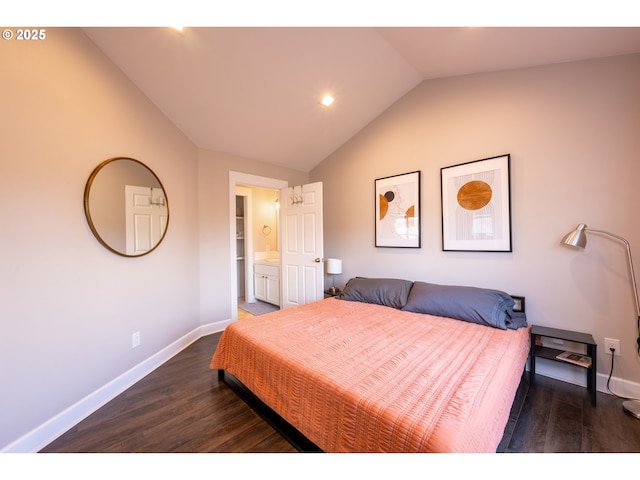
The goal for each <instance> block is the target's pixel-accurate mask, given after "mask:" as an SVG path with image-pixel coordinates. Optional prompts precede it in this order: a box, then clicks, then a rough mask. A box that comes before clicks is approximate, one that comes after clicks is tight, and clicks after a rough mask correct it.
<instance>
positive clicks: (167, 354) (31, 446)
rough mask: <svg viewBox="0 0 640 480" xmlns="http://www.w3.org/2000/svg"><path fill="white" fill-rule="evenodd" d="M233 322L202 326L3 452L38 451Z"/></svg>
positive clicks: (2, 450) (223, 321)
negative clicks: (196, 342) (167, 362)
mask: <svg viewBox="0 0 640 480" xmlns="http://www.w3.org/2000/svg"><path fill="white" fill-rule="evenodd" d="M231 322H232V320H222V321H220V322H214V323H210V324H208V325H202V326H200V327H198V328H196V329H194V330H192V331H191V332H189V333H187V334H186V335H184V336H183V337H181V338H179V339H178V340H176V341H175V342H173V343H171V344H170V345H168V346H166V347H165V348H163V349H162V350H160V351H159V352H157V353H155V354H154V355H152V356H151V357H149V358H147V359H146V360H144V361H143V362H141V363H139V364H138V365H136V366H135V367H133V368H131V369H130V370H128V371H127V372H125V373H123V374H122V375H120V376H119V377H117V378H115V379H113V380H112V381H110V382H109V383H107V384H106V385H104V386H102V387H100V388H99V389H98V390H96V391H94V392H93V393H91V394H89V395H87V396H86V397H84V398H83V399H81V400H79V401H78V402H76V403H75V404H73V405H71V406H70V407H69V408H67V409H65V410H64V411H62V412H60V413H59V414H57V415H56V416H55V417H53V418H51V419H49V420H47V421H46V422H44V423H43V424H42V425H40V426H38V427H36V428H34V429H33V430H32V431H30V432H29V433H27V434H25V435H23V436H22V437H20V438H18V439H17V440H15V441H13V442H12V443H10V444H9V445H6V446H5V447H3V448H2V449H0V453H35V452H38V451H39V450H41V449H42V448H43V447H45V446H47V445H48V444H49V443H51V442H52V441H53V440H55V439H56V438H58V437H59V436H60V435H62V434H63V433H64V432H66V431H67V430H69V429H70V428H71V427H73V426H74V425H76V424H77V423H79V422H80V421H82V420H84V419H85V418H87V417H88V416H89V415H91V414H92V413H93V412H95V411H96V410H98V409H99V408H100V407H102V406H103V405H105V404H106V403H108V402H109V401H111V400H113V399H114V398H115V397H117V396H118V395H120V394H121V393H122V392H124V391H125V390H126V389H127V388H129V387H131V386H132V385H133V384H135V383H136V382H138V381H139V380H140V379H142V378H143V377H145V376H146V375H148V374H149V373H151V372H152V371H153V370H155V369H156V368H158V367H159V366H160V365H162V364H163V363H165V362H166V361H167V360H169V359H170V358H171V357H173V356H175V355H176V354H178V353H179V352H181V351H182V350H184V349H185V348H187V347H188V346H189V345H191V344H192V343H193V342H195V341H196V340H198V339H199V338H200V337H203V336H205V335H209V334H212V333H215V332H220V331H222V330H224V328H225V327H226V326H227V325H229V324H230V323H231Z"/></svg>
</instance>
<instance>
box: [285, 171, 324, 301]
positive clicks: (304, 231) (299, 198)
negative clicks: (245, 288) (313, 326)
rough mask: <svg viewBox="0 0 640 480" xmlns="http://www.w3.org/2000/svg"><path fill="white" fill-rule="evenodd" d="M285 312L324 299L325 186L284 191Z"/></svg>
mask: <svg viewBox="0 0 640 480" xmlns="http://www.w3.org/2000/svg"><path fill="white" fill-rule="evenodd" d="M280 204H281V207H280V224H281V228H282V245H281V252H280V263H281V277H282V279H281V282H282V289H281V293H282V298H281V302H280V307H281V308H290V307H296V306H298V305H304V304H306V303H310V302H315V301H316V300H320V299H322V298H324V280H323V278H324V258H323V256H324V242H323V228H322V182H316V183H310V184H307V185H301V186H297V187H289V188H284V189H282V190H280Z"/></svg>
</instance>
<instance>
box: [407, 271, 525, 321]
mask: <svg viewBox="0 0 640 480" xmlns="http://www.w3.org/2000/svg"><path fill="white" fill-rule="evenodd" d="M514 305H515V302H514V300H513V298H511V296H510V295H509V294H507V293H505V292H501V291H499V290H488V289H485V288H477V287H462V286H452V285H435V284H432V283H425V282H414V284H413V287H412V288H411V291H410V292H409V298H408V299H407V303H406V305H405V306H404V307H402V310H406V311H408V312H416V313H427V314H430V315H437V316H440V317H449V318H455V319H458V320H464V321H466V322H471V323H477V324H480V325H487V326H489V327H495V328H500V329H502V330H506V329H507V328H511V329H517V328H520V327H523V326H526V317H525V316H524V313H514V311H513V307H514Z"/></svg>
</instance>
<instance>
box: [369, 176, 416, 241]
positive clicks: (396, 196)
mask: <svg viewBox="0 0 640 480" xmlns="http://www.w3.org/2000/svg"><path fill="white" fill-rule="evenodd" d="M375 215H376V218H375V225H376V232H375V237H376V247H403V248H420V172H419V171H418V172H411V173H404V174H402V175H394V176H392V177H385V178H378V179H376V180H375Z"/></svg>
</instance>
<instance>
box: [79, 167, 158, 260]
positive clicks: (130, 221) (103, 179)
mask: <svg viewBox="0 0 640 480" xmlns="http://www.w3.org/2000/svg"><path fill="white" fill-rule="evenodd" d="M84 211H85V214H86V216H87V221H88V222H89V227H90V228H91V231H92V232H93V234H94V235H95V236H96V238H97V239H98V241H99V242H100V243H101V244H102V245H104V246H105V247H106V248H108V249H109V250H111V251H112V252H114V253H117V254H118V255H123V256H125V257H139V256H142V255H146V254H147V253H150V252H152V251H153V250H154V249H155V248H156V247H157V246H158V245H159V244H160V242H162V239H163V238H164V236H165V234H166V232H167V225H168V224H169V203H168V201H167V195H166V193H165V191H164V188H163V187H162V183H160V180H159V179H158V177H156V175H155V173H153V172H152V171H151V169H149V168H148V167H147V166H146V165H145V164H144V163H142V162H140V161H138V160H135V159H133V158H127V157H117V158H111V159H109V160H106V161H104V162H102V163H101V164H100V165H98V166H97V167H96V169H95V170H94V171H93V172H92V173H91V176H90V177H89V180H88V181H87V186H86V187H85V190H84Z"/></svg>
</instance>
